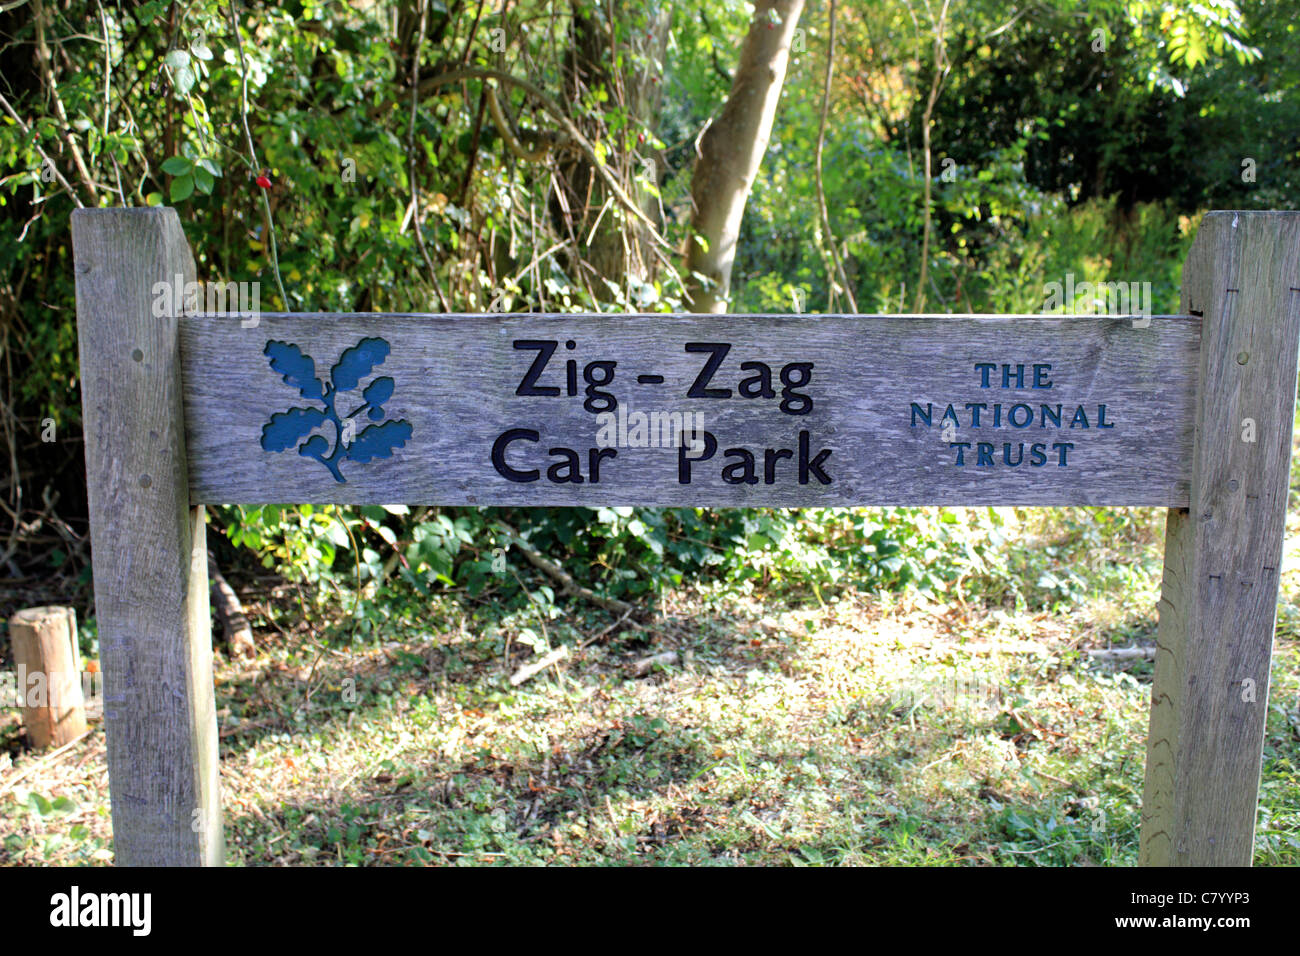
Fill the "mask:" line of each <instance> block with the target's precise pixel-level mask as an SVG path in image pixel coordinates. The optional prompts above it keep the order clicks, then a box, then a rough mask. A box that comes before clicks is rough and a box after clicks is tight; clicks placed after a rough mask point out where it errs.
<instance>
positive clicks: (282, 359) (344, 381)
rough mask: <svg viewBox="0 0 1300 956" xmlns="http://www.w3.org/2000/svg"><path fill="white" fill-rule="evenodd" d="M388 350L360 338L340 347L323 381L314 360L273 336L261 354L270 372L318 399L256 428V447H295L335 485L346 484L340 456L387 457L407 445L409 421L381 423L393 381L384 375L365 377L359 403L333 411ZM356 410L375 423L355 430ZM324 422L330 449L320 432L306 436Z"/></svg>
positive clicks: (383, 344)
mask: <svg viewBox="0 0 1300 956" xmlns="http://www.w3.org/2000/svg"><path fill="white" fill-rule="evenodd" d="M388 353H389V345H388V343H387V342H385V341H384V340H383V339H380V338H366V339H362V340H361V341H360V342H358V343H357V344H356V345H354V346H352V347H351V348H347V349H344V350H343V354H342V355H340V356H339V360H338V362H337V363H335V365H334V368H333V369H331V370H330V377H329V382H328V383H326V382H322V381H321V380H320V379H319V378H317V377H316V362H315V361H314V360H313V359H312V357H311V356H310V355H307V354H305V353H304V352H303V351H302V349H300V348H298V346H296V345H292V344H290V343H289V342H277V341H274V340H273V341H270V342H267V343H266V349H265V350H264V354H265V355H266V357H267V358H268V359H270V361H271V370H272V371H274V372H276V373H277V374H279V375H280V376H281V377H282V378H283V379H284V384H286V385H288V386H290V387H292V388H295V389H297V390H298V394H299V395H301V396H302V397H303V398H305V399H307V400H308V401H311V402H317V403H319V407H317V406H314V405H313V406H309V407H306V408H302V407H295V408H290V409H289V410H288V411H283V412H276V413H275V414H274V415H272V416H271V420H270V421H269V422H267V423H266V424H265V425H263V426H262V447H263V448H264V449H266V450H267V451H277V452H278V451H288V450H289V449H290V448H292V447H294V446H295V445H297V446H298V454H300V455H302V456H303V457H304V458H314V459H315V460H316V461H318V462H320V463H321V464H322V465H324V466H325V467H326V468H328V469H329V472H330V474H331V475H333V476H334V480H335V481H337V482H339V483H340V484H343V483H346V482H347V479H346V478H344V477H343V472H342V471H341V470H340V467H339V466H340V465H341V464H342V462H343V461H344V460H348V461H355V462H357V463H358V464H361V465H364V464H365V463H366V462H369V461H373V460H374V459H376V458H388V457H390V456H391V455H392V454H393V452H394V450H396V449H398V448H401V447H402V446H403V445H405V444H406V443H407V441H408V440H409V439H410V437H411V431H412V429H411V423H410V422H408V421H406V420H405V419H400V420H396V421H386V422H385V421H382V419H383V417H384V405H385V404H386V403H387V402H388V400H389V399H390V398H392V397H393V389H394V387H395V385H396V383H395V382H394V381H393V380H392V379H391V378H389V377H388V376H386V375H385V376H380V377H378V378H372V379H370V383H369V384H368V385H366V387H365V388H364V389H362V390H361V396H360V398H361V404H360V405H358V406H357V407H356V408H354V409H352V411H350V412H348V413H347V414H346V415H341V414H340V412H339V409H338V402H339V398H340V397H341V396H342V395H344V394H345V393H346V392H352V391H355V390H356V389H357V388H359V387H360V385H361V382H362V380H364V379H366V378H368V377H369V376H370V375H371V374H372V373H373V372H374V371H375V369H376V368H378V367H379V366H380V365H383V364H384V360H385V359H386V358H388ZM362 413H365V415H366V417H367V418H369V419H370V421H371V422H376V423H378V424H372V425H367V426H366V427H365V428H363V429H360V430H358V429H357V427H356V422H355V421H354V419H356V418H357V416H358V415H361V414H362ZM328 425H332V426H334V427H333V434H334V444H333V447H331V446H330V441H329V439H328V438H326V437H325V435H323V434H312V433H313V432H315V431H316V430H317V429H326V426H328ZM300 443H301V444H300Z"/></svg>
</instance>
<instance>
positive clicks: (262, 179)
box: [257, 175, 271, 189]
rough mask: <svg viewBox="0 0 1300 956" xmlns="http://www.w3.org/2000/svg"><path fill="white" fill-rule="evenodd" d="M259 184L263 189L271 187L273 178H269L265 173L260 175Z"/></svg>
mask: <svg viewBox="0 0 1300 956" xmlns="http://www.w3.org/2000/svg"><path fill="white" fill-rule="evenodd" d="M257 185H259V186H261V187H262V188H263V189H270V188H271V180H269V179H267V178H266V176H265V175H262V176H258V177H257Z"/></svg>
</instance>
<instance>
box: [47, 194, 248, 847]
mask: <svg viewBox="0 0 1300 956" xmlns="http://www.w3.org/2000/svg"><path fill="white" fill-rule="evenodd" d="M72 238H73V247H74V252H75V262H76V283H77V329H78V336H79V339H80V353H81V391H82V409H83V418H84V426H85V438H86V474H87V480H88V485H89V503H90V530H91V543H92V547H93V552H94V553H93V560H94V576H95V608H96V613H97V616H98V620H99V647H100V654H101V658H102V666H103V672H104V722H105V725H106V730H107V738H108V770H109V780H110V784H111V787H112V805H113V839H114V845H115V849H116V861H117V863H119V864H123V865H185V866H197V865H215V864H220V863H221V862H222V857H223V849H224V848H223V841H222V833H221V816H220V813H221V811H220V799H219V784H218V775H217V725H216V708H215V702H214V697H213V685H212V641H211V635H210V633H209V628H210V624H209V618H208V575H207V554H206V547H205V541H204V514H203V509H202V508H201V507H200V508H192V507H190V500H189V481H188V475H187V462H186V452H185V423H184V418H183V413H182V408H181V378H180V356H179V353H178V347H177V320H176V315H177V312H178V311H180V309H181V307H182V305H181V303H182V301H183V298H182V297H183V294H184V283H186V282H192V281H193V280H194V260H193V258H192V256H191V254H190V250H189V246H188V245H187V244H186V242H185V235H184V233H183V232H182V231H181V225H180V220H179V219H178V218H177V216H176V213H175V211H174V210H171V209H87V210H77V211H76V212H74V213H73V214H72ZM178 283H179V284H180V288H177V285H178Z"/></svg>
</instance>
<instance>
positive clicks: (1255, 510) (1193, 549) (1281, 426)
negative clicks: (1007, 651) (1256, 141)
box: [1140, 212, 1300, 866]
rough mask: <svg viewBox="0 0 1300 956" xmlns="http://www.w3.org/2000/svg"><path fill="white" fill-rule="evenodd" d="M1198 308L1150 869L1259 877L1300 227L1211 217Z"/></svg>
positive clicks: (1151, 749) (1196, 267)
mask: <svg viewBox="0 0 1300 956" xmlns="http://www.w3.org/2000/svg"><path fill="white" fill-rule="evenodd" d="M1182 306H1183V308H1184V309H1185V310H1186V311H1188V312H1197V313H1201V312H1203V313H1204V326H1203V329H1204V331H1203V347H1202V352H1201V369H1200V378H1201V382H1202V385H1201V391H1200V398H1199V402H1198V406H1197V412H1196V436H1197V437H1196V447H1195V451H1194V456H1193V459H1192V484H1191V502H1190V507H1189V508H1188V509H1186V510H1177V511H1171V512H1170V513H1169V519H1168V523H1167V527H1166V533H1165V574H1164V582H1163V586H1162V593H1161V601H1160V626H1159V631H1158V635H1157V654H1156V675H1155V685H1154V687H1153V689H1152V710H1151V724H1150V732H1149V734H1148V738H1147V765H1146V785H1145V793H1144V797H1143V811H1142V841H1141V851H1140V861H1141V862H1142V863H1144V864H1148V865H1193V866H1206V865H1248V864H1249V863H1250V861H1251V854H1252V850H1253V846H1254V832H1255V810H1256V801H1257V797H1258V786H1259V774H1260V761H1261V749H1262V745H1263V734H1264V721H1265V715H1266V714H1267V712H1268V682H1269V664H1270V658H1271V653H1272V645H1273V632H1274V625H1275V622H1276V615H1277V596H1278V580H1279V575H1278V572H1279V570H1280V568H1281V558H1282V544H1283V533H1284V530H1285V526H1286V505H1287V490H1288V481H1289V476H1290V464H1291V432H1292V424H1293V421H1294V415H1295V398H1296V365H1297V346H1298V345H1300V213H1295V212H1212V213H1209V214H1207V215H1206V216H1205V218H1204V220H1203V221H1202V223H1201V227H1200V230H1199V231H1198V233H1197V236H1196V241H1195V244H1194V245H1193V247H1192V250H1191V252H1190V254H1189V256H1188V259H1187V263H1186V265H1185V266H1184V269H1183V298H1182ZM1247 419H1250V420H1251V422H1253V423H1254V429H1255V436H1254V437H1255V440H1254V441H1250V440H1246V439H1247V438H1248V437H1249V436H1250V432H1249V426H1248V424H1247V423H1246V420H1247Z"/></svg>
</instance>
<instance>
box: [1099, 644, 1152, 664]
mask: <svg viewBox="0 0 1300 956" xmlns="http://www.w3.org/2000/svg"><path fill="white" fill-rule="evenodd" d="M1087 653H1088V656H1089V657H1091V658H1092V659H1093V660H1094V661H1153V660H1155V659H1156V649H1155V648H1154V647H1105V648H1099V649H1093V650H1090V651H1088V652H1087Z"/></svg>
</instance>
